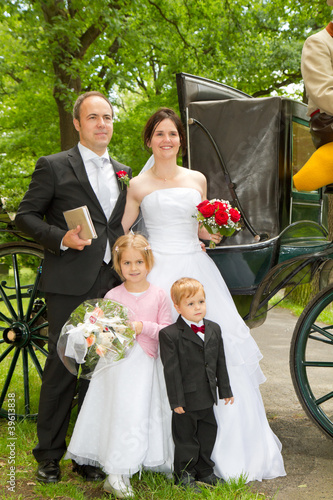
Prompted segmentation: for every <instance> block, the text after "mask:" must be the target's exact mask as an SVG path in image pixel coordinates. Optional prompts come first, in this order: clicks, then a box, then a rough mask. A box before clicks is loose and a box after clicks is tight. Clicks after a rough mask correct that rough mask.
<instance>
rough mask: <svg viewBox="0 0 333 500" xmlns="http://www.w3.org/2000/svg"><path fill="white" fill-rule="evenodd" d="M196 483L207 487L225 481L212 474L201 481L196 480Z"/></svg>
mask: <svg viewBox="0 0 333 500" xmlns="http://www.w3.org/2000/svg"><path fill="white" fill-rule="evenodd" d="M198 483H201V484H203V485H207V486H217V485H218V484H223V483H225V480H224V479H222V477H218V476H216V475H215V474H214V473H212V474H209V476H206V477H203V478H201V479H199V478H198Z"/></svg>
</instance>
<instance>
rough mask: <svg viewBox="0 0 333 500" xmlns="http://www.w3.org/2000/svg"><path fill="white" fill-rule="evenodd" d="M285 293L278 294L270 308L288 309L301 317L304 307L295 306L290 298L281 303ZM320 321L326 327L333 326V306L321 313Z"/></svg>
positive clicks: (270, 302)
mask: <svg viewBox="0 0 333 500" xmlns="http://www.w3.org/2000/svg"><path fill="white" fill-rule="evenodd" d="M283 293H284V292H283V290H282V291H280V292H279V293H278V294H276V295H275V296H274V297H273V298H272V299H271V300H270V301H269V308H271V307H273V306H276V307H282V308H283V309H288V310H289V311H291V312H292V313H293V314H294V315H295V316H297V317H299V316H300V315H301V314H302V312H303V310H304V306H301V305H298V304H295V303H294V302H292V301H291V300H289V299H288V297H286V298H284V299H283V300H282V301H281V299H282V298H283ZM280 301H281V302H280ZM277 304H278V305H277ZM318 321H321V322H322V323H325V324H326V325H332V324H333V305H332V304H329V305H328V306H327V307H325V309H324V310H323V311H322V312H321V313H320V315H319V316H318Z"/></svg>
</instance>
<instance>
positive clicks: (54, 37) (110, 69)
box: [0, 0, 330, 209]
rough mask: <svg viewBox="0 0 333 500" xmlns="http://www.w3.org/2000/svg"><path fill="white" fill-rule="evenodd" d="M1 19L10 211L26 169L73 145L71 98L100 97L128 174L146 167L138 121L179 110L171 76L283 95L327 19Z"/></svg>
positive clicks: (223, 13)
mask: <svg viewBox="0 0 333 500" xmlns="http://www.w3.org/2000/svg"><path fill="white" fill-rule="evenodd" d="M0 14H1V21H0V36H1V45H2V51H1V56H0V61H1V65H0V183H1V191H0V196H1V197H3V196H7V197H8V198H9V199H10V202H9V203H10V208H11V209H12V208H13V209H14V208H15V207H16V206H17V202H18V200H19V199H21V197H22V195H23V193H24V191H25V190H26V189H27V186H28V182H29V179H30V176H31V172H32V170H33V168H34V164H35V162H36V159H37V158H38V157H39V156H41V155H46V154H51V153H55V152H57V151H59V150H60V149H62V148H67V147H70V146H69V145H71V144H72V143H73V141H74V140H76V136H75V133H74V131H73V127H72V124H71V108H72V105H73V102H74V101H75V99H76V97H77V95H78V94H79V93H81V92H83V91H86V90H100V91H102V92H104V93H105V94H107V95H109V97H110V99H111V100H112V101H113V103H114V105H115V108H116V122H115V132H114V137H113V139H112V143H111V154H112V155H113V156H114V157H115V158H117V159H118V160H119V161H121V162H123V163H125V164H127V165H130V166H131V167H132V168H133V171H134V173H137V172H138V171H139V169H140V168H141V166H142V164H143V163H145V161H146V159H147V158H148V156H149V155H148V153H147V152H146V151H145V150H144V148H143V145H142V140H141V132H142V129H143V126H144V124H145V121H146V119H147V118H148V116H149V115H150V114H151V113H152V112H153V111H155V110H156V109H157V108H158V107H160V106H162V105H166V106H170V107H173V108H175V109H176V110H177V106H178V105H177V89H176V82H175V75H176V73H178V72H187V73H191V74H195V75H199V76H203V77H206V78H210V79H213V80H217V81H220V82H223V83H226V84H228V85H230V86H233V87H235V88H238V89H240V90H242V91H244V92H246V93H248V94H250V95H254V96H265V95H271V94H274V95H287V94H288V92H290V90H288V89H289V88H290V87H287V86H288V85H289V84H295V85H296V84H300V83H301V73H300V56H301V50H302V45H303V42H304V40H305V38H306V37H307V36H308V35H309V34H311V33H312V32H315V31H318V30H319V29H322V28H323V27H324V26H325V25H326V24H327V23H328V21H329V19H330V17H329V16H330V9H329V7H328V6H327V5H326V2H325V1H324V0H238V1H237V2H230V1H229V0H223V1H221V0H205V1H203V0H199V1H198V0H133V1H128V0H111V1H109V0H96V1H95V2H90V1H89V0H80V1H79V0H70V1H68V2H63V1H60V2H55V1H54V0H50V1H47V2H45V1H44V0H36V1H35V2H30V1H29V0H21V1H18V0H12V1H11V2H5V1H2V2H1V3H0ZM295 89H296V90H295V91H294V93H293V97H295V96H296V97H297V98H299V99H301V98H302V87H301V86H298V87H297V86H296V87H295ZM14 191H15V192H16V193H17V195H16V197H14Z"/></svg>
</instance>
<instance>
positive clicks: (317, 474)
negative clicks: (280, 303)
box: [251, 308, 333, 500]
mask: <svg viewBox="0 0 333 500" xmlns="http://www.w3.org/2000/svg"><path fill="white" fill-rule="evenodd" d="M296 321H297V318H296V317H295V316H293V315H292V313H290V312H289V311H288V310H285V309H281V308H276V309H273V310H272V311H270V312H269V313H268V317H267V319H266V321H265V323H264V324H263V325H262V326H260V327H259V328H254V329H253V330H252V335H253V337H254V338H255V340H256V342H257V343H258V345H259V347H260V349H261V352H262V354H263V356H264V358H263V360H262V361H261V367H262V369H263V371H264V373H265V375H266V377H267V381H266V383H265V384H263V385H262V386H261V394H262V396H263V400H264V404H265V408H266V413H267V416H268V418H269V421H270V425H271V427H272V429H273V431H274V432H275V433H276V435H277V436H278V437H279V439H280V441H281V442H282V446H283V448H282V454H283V457H284V461H285V468H286V472H287V476H286V477H282V478H277V479H273V480H268V481H263V482H262V483H260V482H258V481H256V482H253V483H251V484H252V487H253V489H254V490H255V491H258V492H260V493H264V494H265V495H266V496H267V498H273V497H274V500H307V499H311V500H326V499H333V460H332V459H333V439H328V438H326V437H325V436H324V434H322V432H321V431H320V430H319V429H317V427H316V426H315V425H314V424H313V423H312V422H311V421H310V420H309V419H308V418H307V416H306V415H305V413H304V411H303V409H302V407H301V405H300V403H299V402H298V399H297V396H296V394H295V391H294V387H293V384H292V381H291V376H290V371H289V347H290V341H291V337H292V333H293V330H294V327H295V324H296Z"/></svg>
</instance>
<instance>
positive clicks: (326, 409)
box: [290, 285, 333, 437]
mask: <svg viewBox="0 0 333 500" xmlns="http://www.w3.org/2000/svg"><path fill="white" fill-rule="evenodd" d="M332 304H333V285H330V286H328V287H327V288H325V289H324V290H322V291H321V292H320V293H319V294H318V295H316V296H315V297H314V299H313V300H312V301H311V302H310V303H309V304H308V305H307V307H306V308H305V309H304V311H303V313H302V315H301V316H300V318H299V320H298V322H297V324H296V327H295V330H294V334H293V338H292V341H291V349H290V371H291V377H292V380H293V384H294V387H295V391H296V394H297V396H298V399H299V401H300V403H301V404H302V406H303V408H304V410H305V412H306V413H307V415H308V416H309V417H310V418H311V419H312V420H313V421H314V422H315V424H316V425H317V426H318V427H319V428H320V429H321V430H322V431H323V432H324V433H325V434H326V435H328V436H330V437H333V306H332Z"/></svg>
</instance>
